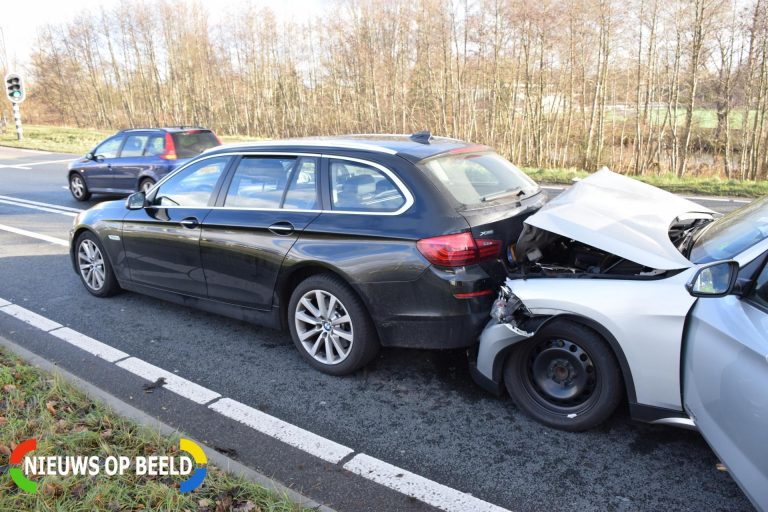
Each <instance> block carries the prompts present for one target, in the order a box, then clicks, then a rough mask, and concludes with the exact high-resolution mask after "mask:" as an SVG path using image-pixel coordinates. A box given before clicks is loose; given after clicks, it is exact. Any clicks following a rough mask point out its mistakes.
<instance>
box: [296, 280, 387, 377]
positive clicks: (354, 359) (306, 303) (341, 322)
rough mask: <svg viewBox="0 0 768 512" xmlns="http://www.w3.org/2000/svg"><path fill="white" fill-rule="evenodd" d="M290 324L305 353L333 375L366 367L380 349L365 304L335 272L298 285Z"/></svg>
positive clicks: (315, 365) (317, 365)
mask: <svg viewBox="0 0 768 512" xmlns="http://www.w3.org/2000/svg"><path fill="white" fill-rule="evenodd" d="M288 325H289V328H290V330H291V337H292V338H293V343H294V345H296V348H297V349H298V350H299V353H300V354H301V356H302V357H303V358H304V359H305V360H306V361H307V362H309V364H310V365H312V366H313V367H314V368H316V369H318V370H320V371H321V372H324V373H328V374H331V375H346V374H349V373H352V372H354V371H355V370H358V369H360V368H362V367H363V366H365V365H366V364H368V363H369V362H370V361H371V360H372V359H373V358H374V357H375V356H376V354H377V352H378V350H379V341H378V338H377V336H376V330H375V329H374V327H373V323H372V322H371V319H370V318H369V316H368V312H367V311H366V309H365V306H364V305H363V303H362V301H361V300H360V298H359V297H358V296H357V295H356V294H355V292H354V291H352V290H351V289H350V288H349V286H348V285H347V284H346V283H345V282H344V281H342V280H341V279H340V278H338V277H336V276H334V275H330V274H318V275H314V276H310V277H308V278H307V279H305V280H304V281H302V282H301V283H300V284H299V285H298V286H297V287H296V289H295V290H294V291H293V293H292V294H291V300H290V302H289V304H288Z"/></svg>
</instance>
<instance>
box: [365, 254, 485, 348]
mask: <svg viewBox="0 0 768 512" xmlns="http://www.w3.org/2000/svg"><path fill="white" fill-rule="evenodd" d="M357 288H358V291H359V292H360V293H361V295H362V296H363V299H364V301H365V302H366V303H367V305H368V311H369V312H370V313H371V317H372V318H373V321H374V324H375V325H376V329H377V330H378V333H379V339H380V341H381V344H382V345H383V346H387V347H405V348H424V349H455V348H464V347H469V346H471V345H473V344H475V343H477V337H478V335H479V334H480V332H481V331H482V330H483V327H485V324H487V323H488V318H489V316H488V315H489V312H490V310H491V305H492V304H493V301H494V299H495V289H496V285H495V283H494V282H493V280H492V279H491V278H490V277H489V276H488V274H487V273H486V272H485V271H484V270H483V269H482V268H481V267H480V266H478V265H475V266H472V267H465V268H460V269H452V270H441V269H437V268H435V267H430V268H429V269H427V270H426V271H425V272H424V273H423V274H422V275H421V276H420V277H419V278H418V279H417V280H416V281H412V282H386V283H368V284H358V286H357ZM477 292H482V293H485V294H484V295H480V296H477V297H471V298H457V297H456V294H472V293H477Z"/></svg>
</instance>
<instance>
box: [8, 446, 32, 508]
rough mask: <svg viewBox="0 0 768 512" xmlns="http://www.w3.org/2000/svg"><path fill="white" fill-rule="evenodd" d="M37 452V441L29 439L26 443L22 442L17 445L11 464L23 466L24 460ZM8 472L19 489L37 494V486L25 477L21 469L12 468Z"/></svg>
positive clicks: (12, 454)
mask: <svg viewBox="0 0 768 512" xmlns="http://www.w3.org/2000/svg"><path fill="white" fill-rule="evenodd" d="M35 450H37V439H27V440H26V441H22V442H21V443H19V444H18V445H16V449H14V450H13V452H12V453H11V460H10V463H11V464H13V465H15V464H21V461H23V460H24V456H25V455H26V454H27V453H29V452H32V451H35ZM8 472H9V473H10V474H11V478H12V479H13V483H15V484H16V485H17V486H18V487H19V489H21V490H22V491H26V492H28V493H30V494H35V493H36V492H37V484H36V483H35V482H33V481H32V480H30V479H28V478H27V477H26V476H24V472H23V471H22V470H21V469H19V468H11V469H9V470H8Z"/></svg>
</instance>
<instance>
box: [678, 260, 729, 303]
mask: <svg viewBox="0 0 768 512" xmlns="http://www.w3.org/2000/svg"><path fill="white" fill-rule="evenodd" d="M738 276H739V264H738V263H737V262H735V261H716V262H714V263H710V264H708V265H706V266H703V267H701V268H699V270H698V271H697V272H696V274H694V276H693V279H691V280H690V281H689V282H688V284H686V285H685V287H686V289H687V290H688V293H690V294H691V295H693V296H694V297H724V296H726V295H730V294H731V293H733V289H734V287H735V285H736V278H737V277H738Z"/></svg>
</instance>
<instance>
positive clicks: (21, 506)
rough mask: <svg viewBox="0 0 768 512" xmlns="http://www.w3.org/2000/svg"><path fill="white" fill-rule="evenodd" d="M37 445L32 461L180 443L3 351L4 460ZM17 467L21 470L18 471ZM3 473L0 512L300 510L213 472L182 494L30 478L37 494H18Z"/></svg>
mask: <svg viewBox="0 0 768 512" xmlns="http://www.w3.org/2000/svg"><path fill="white" fill-rule="evenodd" d="M30 438H35V439H37V449H36V450H35V452H33V453H32V454H30V455H34V456H50V455H60V456H68V455H71V456H93V455H96V456H99V457H102V458H103V457H107V456H110V455H113V456H128V457H130V458H131V460H133V458H134V457H135V456H137V455H139V456H149V455H176V454H178V452H179V438H178V437H169V436H164V435H161V434H160V433H158V432H156V431H154V430H151V429H149V428H145V427H142V426H139V425H136V424H135V423H133V422H131V421H129V420H127V419H124V418H121V417H120V416H117V415H116V414H114V413H113V412H112V411H110V410H109V409H107V408H106V407H104V406H103V405H101V404H99V403H95V402H92V401H91V400H89V399H88V398H87V397H86V396H85V395H84V394H82V393H81V392H79V391H77V390H76V389H74V388H73V387H72V386H71V385H69V384H68V383H66V382H64V381H62V380H61V379H60V378H58V377H55V376H51V375H49V374H47V373H45V372H43V371H41V370H39V369H37V368H34V367H32V366H30V365H28V364H26V363H25V362H23V361H22V360H21V359H19V358H18V357H16V356H14V355H11V354H9V353H8V352H7V351H5V350H2V349H0V461H2V462H7V461H8V456H9V455H10V453H11V452H12V450H13V449H14V448H15V446H16V444H17V443H19V442H21V441H24V440H26V439H30ZM15 467H19V466H15ZM8 469H9V467H8V466H7V465H2V466H0V473H2V475H1V476H0V510H57V511H80V510H109V511H121V510H178V511H186V510H188V511H197V512H204V511H211V512H213V511H217V512H218V511H228V510H232V511H243V512H245V511H250V512H258V511H270V512H272V511H274V512H278V511H281V512H282V511H298V510H301V509H300V508H299V507H298V506H297V505H296V504H294V503H292V502H291V501H289V500H288V499H287V498H286V497H284V496H279V495H277V494H275V493H273V492H271V491H268V490H266V489H264V488H263V487H261V486H259V485H257V484H254V483H253V482H250V481H248V480H245V479H243V478H239V477H235V476H232V475H229V474H226V473H224V472H222V471H221V470H219V469H218V468H216V467H215V466H212V465H210V464H209V465H208V474H207V476H206V477H205V480H204V481H203V484H202V485H201V486H200V487H198V488H197V489H195V490H194V491H192V492H191V493H187V494H181V493H180V492H179V489H178V486H179V482H180V481H181V479H182V478H185V477H181V476H175V477H174V476H136V475H135V474H134V472H133V471H131V470H128V471H126V472H125V473H124V474H123V475H122V476H108V475H106V474H104V472H103V471H102V472H100V473H99V474H97V475H95V476H72V475H70V476H45V477H39V478H38V477H33V476H32V477H29V478H30V479H31V480H35V481H36V482H37V493H35V494H28V493H26V492H24V491H21V490H20V489H18V488H17V487H16V485H15V484H14V483H13V482H12V480H11V478H10V475H9V474H8Z"/></svg>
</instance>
